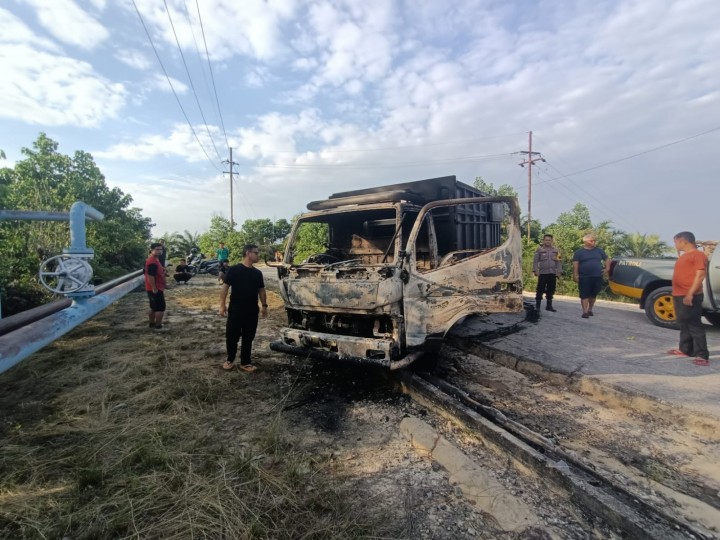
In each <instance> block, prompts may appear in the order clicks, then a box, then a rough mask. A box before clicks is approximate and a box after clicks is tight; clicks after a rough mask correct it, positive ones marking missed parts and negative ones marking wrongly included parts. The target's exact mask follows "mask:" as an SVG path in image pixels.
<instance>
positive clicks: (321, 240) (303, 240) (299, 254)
mask: <svg viewBox="0 0 720 540" xmlns="http://www.w3.org/2000/svg"><path fill="white" fill-rule="evenodd" d="M299 218H300V216H299V215H297V216H295V217H293V223H294V222H295V221H297V220H298V219H299ZM328 234H329V227H328V224H327V223H312V222H307V221H306V222H303V223H301V224H300V227H298V230H297V233H296V236H295V245H294V246H293V253H292V260H293V261H294V262H295V263H299V262H301V261H304V260H305V259H307V258H308V257H310V256H311V255H315V254H316V253H322V252H324V251H325V249H326V248H327V242H328Z"/></svg>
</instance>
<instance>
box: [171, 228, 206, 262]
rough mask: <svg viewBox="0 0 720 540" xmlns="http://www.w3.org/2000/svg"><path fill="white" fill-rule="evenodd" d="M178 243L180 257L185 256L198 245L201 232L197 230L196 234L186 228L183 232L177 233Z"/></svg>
mask: <svg viewBox="0 0 720 540" xmlns="http://www.w3.org/2000/svg"><path fill="white" fill-rule="evenodd" d="M175 237H176V243H175V246H174V247H175V249H176V251H177V256H178V257H184V256H185V255H187V254H188V253H190V250H191V249H192V248H197V247H198V242H200V234H198V232H197V231H196V232H195V233H194V234H193V233H191V232H190V231H188V230H187V229H185V230H184V231H183V233H182V234H175Z"/></svg>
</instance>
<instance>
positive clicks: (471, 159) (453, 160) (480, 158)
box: [255, 154, 511, 171]
mask: <svg viewBox="0 0 720 540" xmlns="http://www.w3.org/2000/svg"><path fill="white" fill-rule="evenodd" d="M510 155H511V154H488V155H485V156H466V157H459V158H450V159H436V160H424V161H410V162H406V163H395V164H393V163H378V164H374V165H346V164H343V163H338V164H333V163H330V164H323V165H255V168H257V169H292V170H319V171H321V170H331V169H382V168H396V167H400V168H401V167H412V166H414V165H428V164H434V163H459V162H464V163H473V162H475V161H484V160H486V159H496V158H500V157H508V156H510Z"/></svg>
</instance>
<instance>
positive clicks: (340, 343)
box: [270, 328, 407, 369]
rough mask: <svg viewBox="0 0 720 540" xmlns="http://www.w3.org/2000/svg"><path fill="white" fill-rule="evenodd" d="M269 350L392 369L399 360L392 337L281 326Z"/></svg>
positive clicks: (398, 352) (398, 353) (403, 362)
mask: <svg viewBox="0 0 720 540" xmlns="http://www.w3.org/2000/svg"><path fill="white" fill-rule="evenodd" d="M270 348H271V349H272V350H273V351H278V352H284V353H288V354H293V355H295V356H301V357H306V358H313V359H316V360H331V361H342V362H350V363H356V364H371V365H376V366H382V367H386V368H390V369H393V366H394V365H397V363H398V362H402V364H403V365H407V362H406V361H405V360H400V359H399V355H400V351H399V348H398V346H397V343H396V342H395V341H394V340H392V339H380V338H361V337H353V336H342V335H337V334H326V333H323V332H311V331H307V330H297V329H294V328H283V329H282V331H281V332H280V339H279V340H277V341H273V342H272V343H270Z"/></svg>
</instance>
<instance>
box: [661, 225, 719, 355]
mask: <svg viewBox="0 0 720 540" xmlns="http://www.w3.org/2000/svg"><path fill="white" fill-rule="evenodd" d="M673 240H674V241H675V249H677V251H678V255H680V254H681V253H682V255H680V257H679V258H678V260H677V262H676V263H675V270H674V271H673V278H672V295H673V304H674V305H675V320H676V321H677V322H678V324H679V325H680V345H679V346H678V348H677V349H671V350H669V351H668V354H673V355H675V356H690V357H694V358H695V360H693V362H694V363H695V365H697V366H707V365H709V364H710V360H709V358H710V353H709V352H708V347H707V339H706V337H705V327H704V326H703V323H702V303H703V290H702V284H703V280H704V279H705V274H706V273H707V262H708V261H707V256H706V255H705V253H703V252H702V251H699V250H698V249H697V246H696V245H695V235H694V234H693V233H691V232H687V231H683V232H680V233H677V234H676V235H675V236H674V237H673Z"/></svg>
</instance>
